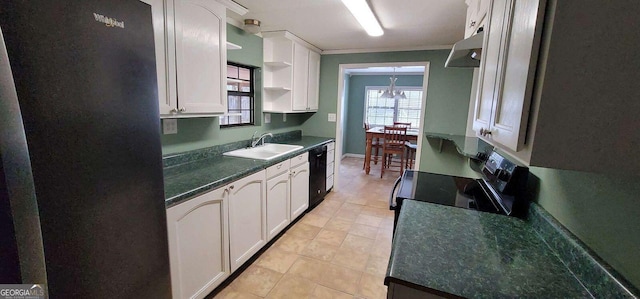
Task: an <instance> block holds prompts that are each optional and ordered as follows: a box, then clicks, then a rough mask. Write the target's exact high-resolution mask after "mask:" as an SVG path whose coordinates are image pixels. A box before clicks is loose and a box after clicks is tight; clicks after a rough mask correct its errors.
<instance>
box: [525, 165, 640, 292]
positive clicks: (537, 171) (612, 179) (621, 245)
mask: <svg viewBox="0 0 640 299" xmlns="http://www.w3.org/2000/svg"><path fill="white" fill-rule="evenodd" d="M530 170H531V173H532V174H533V175H534V176H535V177H533V179H532V181H533V182H534V185H537V188H533V189H534V191H533V195H532V196H533V200H534V201H536V202H538V203H539V204H540V206H542V207H543V208H544V209H545V210H547V211H548V212H549V213H550V214H551V215H552V216H553V217H554V218H556V219H557V220H558V221H559V222H560V223H562V225H564V226H565V227H566V228H567V229H569V230H570V231H571V232H572V233H573V234H575V235H576V236H577V237H578V238H579V239H580V240H582V242H584V243H585V244H587V246H589V247H590V248H591V249H592V250H593V251H595V252H596V253H597V254H598V255H599V256H600V257H601V258H602V259H604V260H605V261H606V262H607V263H609V264H610V265H611V266H613V268H615V269H616V270H617V271H618V272H620V273H621V274H622V275H623V276H625V277H626V278H627V279H628V280H629V281H630V282H631V283H632V284H634V285H635V286H636V287H639V288H640V217H639V215H640V205H639V201H638V199H639V197H640V184H639V183H638V180H639V179H640V177H639V176H635V177H634V176H615V175H604V174H596V173H587V172H577V171H568V170H559V169H549V168H539V167H532V168H531V169H530Z"/></svg>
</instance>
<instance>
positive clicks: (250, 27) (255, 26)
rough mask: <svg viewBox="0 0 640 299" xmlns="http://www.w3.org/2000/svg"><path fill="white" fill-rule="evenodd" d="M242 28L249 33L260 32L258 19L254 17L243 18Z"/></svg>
mask: <svg viewBox="0 0 640 299" xmlns="http://www.w3.org/2000/svg"><path fill="white" fill-rule="evenodd" d="M243 29H244V31H246V32H249V33H251V34H258V33H260V21H258V20H255V19H245V20H244V28H243Z"/></svg>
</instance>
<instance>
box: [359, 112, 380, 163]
mask: <svg viewBox="0 0 640 299" xmlns="http://www.w3.org/2000/svg"><path fill="white" fill-rule="evenodd" d="M369 129H371V126H370V125H369V123H364V134H365V136H366V134H367V131H369ZM366 142H367V140H366V138H365V145H364V146H365V149H366V146H367V144H366ZM381 148H382V142H381V141H380V140H379V138H375V137H374V138H373V139H372V140H371V159H372V160H373V164H376V165H377V164H378V156H379V155H380V149H381ZM366 161H367V159H365V162H362V169H365V167H366V166H367V163H366Z"/></svg>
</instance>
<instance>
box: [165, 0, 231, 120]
mask: <svg viewBox="0 0 640 299" xmlns="http://www.w3.org/2000/svg"><path fill="white" fill-rule="evenodd" d="M174 3H175V43H176V75H177V89H178V110H179V111H180V112H182V113H224V112H226V109H227V96H226V94H227V91H226V85H225V84H226V77H227V74H226V73H227V68H226V64H227V51H226V44H227V36H226V32H227V31H226V26H227V20H226V8H225V7H224V6H222V5H221V4H219V3H217V2H216V1H207V0H175V2H174Z"/></svg>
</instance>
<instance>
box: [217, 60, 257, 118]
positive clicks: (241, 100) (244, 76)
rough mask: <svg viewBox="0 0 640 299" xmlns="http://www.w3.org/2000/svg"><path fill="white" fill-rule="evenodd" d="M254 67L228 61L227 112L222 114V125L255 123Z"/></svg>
mask: <svg viewBox="0 0 640 299" xmlns="http://www.w3.org/2000/svg"><path fill="white" fill-rule="evenodd" d="M253 75H254V68H252V67H248V66H244V65H241V64H236V63H231V62H229V63H227V114H225V115H223V116H220V126H221V127H231V126H245V125H253V123H254V122H253V120H254V114H255V113H254V107H255V105H254V82H253V81H254V77H253Z"/></svg>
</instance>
